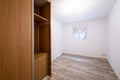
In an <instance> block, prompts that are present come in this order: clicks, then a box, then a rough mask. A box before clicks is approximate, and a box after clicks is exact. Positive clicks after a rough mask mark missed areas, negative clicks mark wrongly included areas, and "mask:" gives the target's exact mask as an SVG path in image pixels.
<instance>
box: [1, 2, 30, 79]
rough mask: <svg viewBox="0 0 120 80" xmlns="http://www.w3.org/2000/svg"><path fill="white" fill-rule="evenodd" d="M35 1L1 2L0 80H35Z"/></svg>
mask: <svg viewBox="0 0 120 80" xmlns="http://www.w3.org/2000/svg"><path fill="white" fill-rule="evenodd" d="M31 16H32V0H0V80H32V17H31Z"/></svg>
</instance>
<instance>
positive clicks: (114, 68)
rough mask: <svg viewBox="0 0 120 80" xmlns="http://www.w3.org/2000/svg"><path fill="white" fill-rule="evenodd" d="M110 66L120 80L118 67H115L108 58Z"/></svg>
mask: <svg viewBox="0 0 120 80" xmlns="http://www.w3.org/2000/svg"><path fill="white" fill-rule="evenodd" d="M107 60H108V62H109V64H110V65H111V67H112V69H113V70H114V71H115V73H116V75H117V76H118V78H119V80H120V74H119V73H118V71H117V69H116V67H115V66H114V64H113V63H112V62H111V60H110V59H109V58H107Z"/></svg>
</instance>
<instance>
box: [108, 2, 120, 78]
mask: <svg viewBox="0 0 120 80" xmlns="http://www.w3.org/2000/svg"><path fill="white" fill-rule="evenodd" d="M108 53H109V54H108V60H109V62H110V63H111V65H112V67H113V69H114V70H115V72H116V73H117V75H118V76H119V78H120V0H117V2H116V4H115V6H114V7H113V9H112V11H111V12H110V15H109V16H108Z"/></svg>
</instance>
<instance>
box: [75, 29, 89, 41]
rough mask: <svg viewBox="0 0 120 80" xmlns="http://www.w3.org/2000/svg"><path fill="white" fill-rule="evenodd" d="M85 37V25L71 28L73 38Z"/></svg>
mask: <svg viewBox="0 0 120 80" xmlns="http://www.w3.org/2000/svg"><path fill="white" fill-rule="evenodd" d="M86 37H87V31H86V27H74V28H73V40H86Z"/></svg>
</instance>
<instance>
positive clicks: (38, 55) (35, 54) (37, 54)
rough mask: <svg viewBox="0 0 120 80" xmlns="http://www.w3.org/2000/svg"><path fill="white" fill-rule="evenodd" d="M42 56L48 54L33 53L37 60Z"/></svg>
mask: <svg viewBox="0 0 120 80" xmlns="http://www.w3.org/2000/svg"><path fill="white" fill-rule="evenodd" d="M43 55H48V52H38V53H34V56H35V58H38V57H40V56H43Z"/></svg>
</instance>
